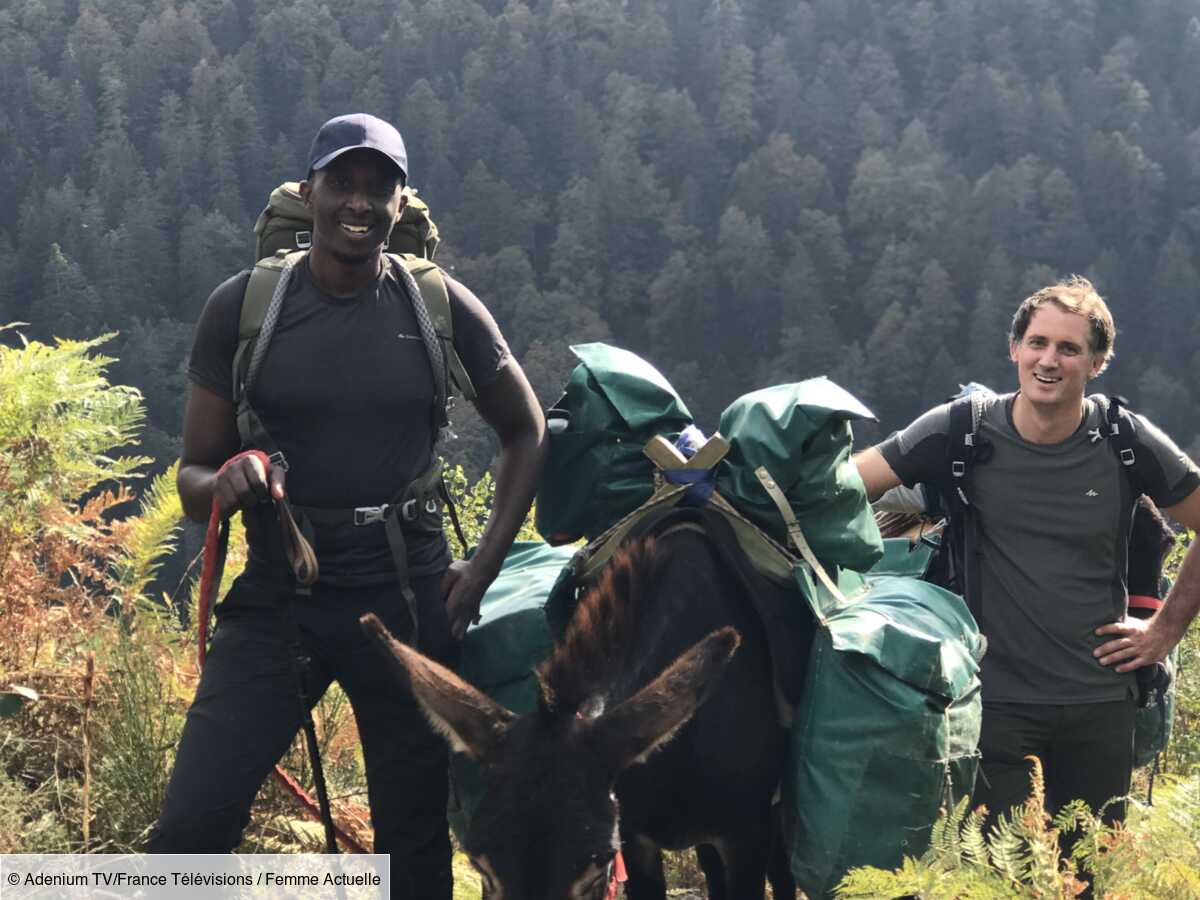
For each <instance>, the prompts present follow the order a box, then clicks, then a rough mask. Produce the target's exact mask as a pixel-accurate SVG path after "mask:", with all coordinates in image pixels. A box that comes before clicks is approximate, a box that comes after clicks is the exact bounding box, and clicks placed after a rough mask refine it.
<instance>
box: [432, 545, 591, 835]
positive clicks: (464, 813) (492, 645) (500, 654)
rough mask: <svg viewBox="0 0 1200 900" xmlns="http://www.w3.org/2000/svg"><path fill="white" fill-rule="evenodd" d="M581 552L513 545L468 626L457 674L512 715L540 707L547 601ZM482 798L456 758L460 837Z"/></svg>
mask: <svg viewBox="0 0 1200 900" xmlns="http://www.w3.org/2000/svg"><path fill="white" fill-rule="evenodd" d="M576 549H577V548H575V547H551V546H550V545H549V544H544V543H542V542H541V541H517V542H516V543H514V544H513V545H512V548H511V549H510V550H509V551H508V555H507V556H505V558H504V564H503V566H501V568H500V574H499V575H498V576H497V577H496V580H495V581H493V582H492V585H491V587H489V588H488V590H487V593H486V594H484V596H483V603H482V604H481V605H480V608H479V612H480V620H479V624H478V625H472V626H471V627H470V628H468V629H467V634H466V637H465V638H463V645H462V656H461V661H460V663H459V666H458V674H459V675H460V676H462V678H463V679H464V680H466V681H467V682H469V683H470V684H473V685H474V686H475V687H477V688H479V689H480V690H481V691H483V692H484V693H485V694H487V695H488V696H489V697H491V698H492V699H493V700H495V701H496V702H497V703H500V704H503V705H504V706H506V707H508V708H509V709H511V710H512V711H513V712H516V713H524V712H532V711H533V709H534V707H535V706H536V705H537V679H536V678H535V677H534V674H533V670H534V668H535V667H536V666H537V664H538V663H540V662H541V661H542V660H543V659H544V658H545V657H546V656H547V655H548V654H549V652H550V649H551V648H552V647H553V646H554V639H553V637H552V635H551V632H550V626H549V625H548V624H547V621H546V613H545V605H546V600H547V598H548V597H549V596H550V590H551V588H552V587H554V584H555V582H556V581H558V578H559V575H560V574H561V573H562V571H563V569H564V568H565V567H566V566H567V564H568V563H570V561H571V559H572V558H573V557H574V556H575V551H576ZM478 800H479V770H478V767H477V766H476V764H475V763H474V762H473V761H472V760H470V759H468V758H467V757H465V756H460V755H458V754H452V755H451V757H450V803H449V808H448V810H447V811H448V813H449V817H450V825H451V827H453V829H454V831H455V833H456V834H457V835H458V836H459V837H460V838H461V837H462V835H463V832H464V829H465V826H466V821H467V817H468V816H469V815H470V811H471V810H472V809H473V808H474V806H475V804H476V803H477V802H478Z"/></svg>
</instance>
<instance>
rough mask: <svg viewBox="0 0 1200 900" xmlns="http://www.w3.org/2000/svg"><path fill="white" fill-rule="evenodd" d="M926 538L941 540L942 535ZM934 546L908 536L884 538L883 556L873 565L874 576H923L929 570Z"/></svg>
mask: <svg viewBox="0 0 1200 900" xmlns="http://www.w3.org/2000/svg"><path fill="white" fill-rule="evenodd" d="M925 540H932V541H934V542H937V541H940V540H941V536H940V535H937V534H934V535H927V536H926V538H925ZM933 550H934V548H933V547H932V546H931V545H930V544H928V543H925V541H914V540H910V539H909V538H906V537H899V538H884V539H883V556H882V557H880V559H879V562H877V563H875V565H873V566H872V567H871V575H872V576H881V575H899V576H903V577H907V578H923V577H925V573H926V572H927V571H929V561H930V559H932V557H933Z"/></svg>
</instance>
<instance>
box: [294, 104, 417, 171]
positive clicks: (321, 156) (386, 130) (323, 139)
mask: <svg viewBox="0 0 1200 900" xmlns="http://www.w3.org/2000/svg"><path fill="white" fill-rule="evenodd" d="M362 147H365V148H367V149H370V150H375V151H378V152H379V153H382V154H383V155H384V156H386V157H387V158H388V159H389V160H391V161H392V164H393V165H395V167H396V168H397V169H399V170H400V181H401V183H407V181H408V152H407V151H406V150H405V149H404V138H402V137H400V132H398V131H397V130H396V129H395V128H394V127H392V126H391V125H389V124H388V123H387V122H385V121H383V119H379V118H376V117H375V116H371V115H367V114H366V113H351V114H350V115H348V116H338V117H337V118H335V119H330V120H329V121H328V122H326V123H325V124H324V125H322V126H321V130H320V131H318V132H317V136H316V137H315V138H314V139H313V142H312V148H311V149H310V150H309V151H308V158H309V164H308V170H309V171H310V172H315V171H317V170H318V169H323V168H325V167H326V166H327V165H329V164H330V163H331V162H333V161H334V160H335V159H337V158H338V157H339V156H341V155H342V154H343V153H345V152H347V151H348V150H358V149H359V148H362Z"/></svg>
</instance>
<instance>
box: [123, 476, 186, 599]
mask: <svg viewBox="0 0 1200 900" xmlns="http://www.w3.org/2000/svg"><path fill="white" fill-rule="evenodd" d="M178 470H179V464H178V463H177V462H176V463H173V464H172V465H171V467H170V468H168V469H167V471H166V472H164V473H163V474H161V475H159V476H158V477H156V478H155V479H154V480H153V481H151V482H150V485H149V487H148V488H147V489H146V491H145V493H144V494H143V495H142V498H141V511H140V514H139V515H138V516H136V517H135V518H133V519H131V520H130V521H129V522H128V524H127V528H126V531H125V537H124V540H123V542H122V544H121V546H120V547H119V548H118V549H117V554H116V559H115V560H114V561H113V593H114V598H115V599H116V600H117V601H118V602H119V603H121V604H123V605H125V606H128V605H129V604H130V603H132V602H134V601H136V600H137V599H142V600H145V599H146V592H147V589H148V588H149V587H150V584H151V582H152V581H153V580H154V576H155V574H156V573H157V572H158V570H159V568H160V567H161V566H162V563H163V561H164V559H165V558H166V557H167V556H168V555H169V554H170V553H171V552H172V551H174V549H175V539H176V536H177V535H178V534H179V528H180V524H181V523H182V521H183V505H182V504H181V503H180V500H179V494H178V492H177V491H176V490H175V475H176V473H177V472H178Z"/></svg>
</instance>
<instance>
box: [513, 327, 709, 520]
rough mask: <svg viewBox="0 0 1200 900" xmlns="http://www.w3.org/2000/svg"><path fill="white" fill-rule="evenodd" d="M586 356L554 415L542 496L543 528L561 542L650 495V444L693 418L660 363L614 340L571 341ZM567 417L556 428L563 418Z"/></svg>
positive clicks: (539, 503)
mask: <svg viewBox="0 0 1200 900" xmlns="http://www.w3.org/2000/svg"><path fill="white" fill-rule="evenodd" d="M571 350H572V352H574V354H575V355H576V356H577V357H579V360H580V363H579V365H578V366H576V367H575V370H574V372H572V373H571V379H570V381H569V382H568V383H567V390H566V393H565V394H563V396H562V398H561V399H560V400H559V401H558V403H556V404H555V405H554V406H553V407H552V408H551V409H550V410H549V411H548V412H547V414H546V418H547V420H548V421H549V422H550V423H551V429H550V437H549V451H548V453H547V457H546V464H545V466H544V467H543V469H542V476H541V481H540V483H539V485H538V496H537V529H538V531H539V532H540V533H541V534H542V536H543V537H545V538H546V540H548V541H550V542H551V543H554V544H560V543H568V542H572V541H576V540H579V538H581V537H586V538H588V539H589V540H590V539H591V538H594V537H596V536H597V535H599V534H602V533H603V532H604V531H606V530H607V529H608V528H609V526H611V525H612V524H613V523H615V522H616V521H617V520H619V519H621V518H622V517H623V516H625V515H626V514H627V513H629V512H632V511H633V510H634V509H637V507H639V506H640V505H641V504H643V503H644V502H646V501H647V500H648V499H650V495H651V494H652V493H653V492H654V475H653V471H654V467H653V465H652V464H651V462H650V460H648V459H647V458H646V457H645V456H644V455H643V454H642V447H644V446H645V444H646V442H647V441H648V440H650V439H651V438H652V437H654V436H655V435H659V434H661V435H664V436H666V437H669V438H670V439H672V440H673V439H674V438H675V437H676V436H677V435H678V434H679V432H681V431H682V430H683V429H684V428H686V427H687V426H688V425H690V424H691V422H692V415H691V413H690V412H688V408H687V406H686V405H685V404H684V402H683V400H681V399H680V397H679V395H678V394H677V393H675V389H674V388H672V387H671V385H670V383H669V382H668V381H667V379H666V378H664V377H663V376H662V374H661V373H659V371H658V370H657V369H655V368H654V367H653V366H652V365H650V364H649V363H648V362H646V361H645V360H644V359H642V358H641V357H640V356H637V355H636V354H634V353H630V352H629V351H627V350H621V349H619V348H617V347H610V346H609V345H607V344H600V343H595V344H577V345H575V346H573V347H572V348H571ZM556 420H557V421H558V422H564V421H565V422H566V427H565V429H562V430H556V428H555V423H556Z"/></svg>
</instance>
